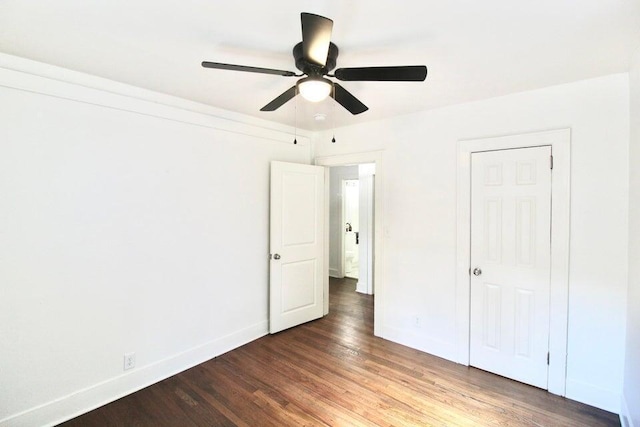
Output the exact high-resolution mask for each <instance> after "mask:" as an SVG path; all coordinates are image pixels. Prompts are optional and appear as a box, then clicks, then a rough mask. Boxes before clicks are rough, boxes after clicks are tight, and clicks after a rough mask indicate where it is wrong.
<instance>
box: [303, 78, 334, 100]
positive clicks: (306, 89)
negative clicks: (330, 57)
mask: <svg viewBox="0 0 640 427" xmlns="http://www.w3.org/2000/svg"><path fill="white" fill-rule="evenodd" d="M297 86H298V92H299V93H300V95H302V97H303V98H304V99H306V100H307V101H310V102H320V101H322V100H323V99H325V98H327V97H328V96H329V95H330V94H331V89H333V83H331V81H330V80H328V79H325V78H323V77H305V78H304V79H300V80H298V83H297Z"/></svg>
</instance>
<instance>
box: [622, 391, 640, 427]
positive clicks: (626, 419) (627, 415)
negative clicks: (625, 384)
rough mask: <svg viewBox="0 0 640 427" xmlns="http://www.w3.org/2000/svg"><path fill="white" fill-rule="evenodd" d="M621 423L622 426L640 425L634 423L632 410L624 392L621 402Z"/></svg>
mask: <svg viewBox="0 0 640 427" xmlns="http://www.w3.org/2000/svg"><path fill="white" fill-rule="evenodd" d="M620 424H621V425H622V427H640V426H634V425H633V419H632V418H631V412H630V411H629V405H628V404H627V399H626V397H625V395H624V394H622V399H621V402H620Z"/></svg>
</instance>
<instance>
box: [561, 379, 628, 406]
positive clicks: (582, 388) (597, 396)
mask: <svg viewBox="0 0 640 427" xmlns="http://www.w3.org/2000/svg"><path fill="white" fill-rule="evenodd" d="M567 397H568V398H569V399H571V400H576V401H578V402H582V403H586V404H587V405H591V406H595V407H596V408H600V409H604V410H605V411H609V412H613V413H615V414H617V413H619V412H620V404H621V402H622V396H621V395H620V391H619V390H609V389H606V388H602V387H597V386H594V385H593V384H588V383H584V382H582V381H575V380H572V379H570V378H567Z"/></svg>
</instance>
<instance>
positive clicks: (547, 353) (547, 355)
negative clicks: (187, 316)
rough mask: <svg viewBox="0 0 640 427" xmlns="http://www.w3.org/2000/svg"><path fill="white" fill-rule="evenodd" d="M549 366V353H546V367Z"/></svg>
mask: <svg viewBox="0 0 640 427" xmlns="http://www.w3.org/2000/svg"><path fill="white" fill-rule="evenodd" d="M548 364H549V352H547V365H548Z"/></svg>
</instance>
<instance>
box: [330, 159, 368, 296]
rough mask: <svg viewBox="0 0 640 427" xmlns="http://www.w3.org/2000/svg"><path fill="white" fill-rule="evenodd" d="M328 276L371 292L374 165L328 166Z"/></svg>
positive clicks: (360, 291) (362, 290)
mask: <svg viewBox="0 0 640 427" xmlns="http://www.w3.org/2000/svg"><path fill="white" fill-rule="evenodd" d="M328 175H329V181H330V182H329V271H328V272H329V276H331V277H332V278H338V279H342V278H349V279H353V280H354V283H355V284H356V291H357V292H359V293H364V294H369V295H373V293H374V266H373V264H374V252H375V251H374V240H375V239H374V231H375V227H374V222H375V218H374V216H375V207H374V204H375V194H374V191H375V190H374V188H375V187H374V184H373V182H374V180H375V165H374V164H359V165H346V166H334V167H330V168H328Z"/></svg>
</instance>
